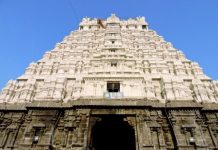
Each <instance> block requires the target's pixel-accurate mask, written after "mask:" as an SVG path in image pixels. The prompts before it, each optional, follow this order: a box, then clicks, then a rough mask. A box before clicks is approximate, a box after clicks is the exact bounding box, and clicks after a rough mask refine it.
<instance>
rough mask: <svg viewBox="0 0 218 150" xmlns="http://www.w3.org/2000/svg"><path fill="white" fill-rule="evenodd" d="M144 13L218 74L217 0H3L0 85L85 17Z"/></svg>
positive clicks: (214, 76)
mask: <svg viewBox="0 0 218 150" xmlns="http://www.w3.org/2000/svg"><path fill="white" fill-rule="evenodd" d="M111 13H115V14H116V15H117V16H119V17H120V18H121V19H127V18H135V17H138V16H144V17H145V18H146V21H147V22H148V23H149V28H150V29H152V30H155V31H157V33H158V34H159V35H161V36H163V37H164V39H165V40H166V41H168V42H171V43H172V44H173V46H174V47H175V48H177V49H179V50H181V51H183V52H184V53H185V55H186V57H187V58H188V59H190V60H192V61H196V62H198V63H199V64H200V66H201V67H202V68H203V70H204V73H205V74H206V75H208V76H209V77H211V78H212V79H213V80H217V79H218V0H19V1H18V0H0V89H2V88H3V87H4V86H5V84H6V83H7V82H8V80H10V79H13V80H15V79H16V78H17V77H19V76H20V75H22V74H23V73H24V71H25V68H26V67H28V65H29V64H30V63H31V62H33V61H34V62H36V61H37V60H39V59H41V58H42V56H43V54H44V53H45V52H46V51H49V50H52V49H53V48H54V46H55V44H56V43H58V42H61V41H62V39H63V38H64V36H67V35H68V34H69V33H70V32H71V31H73V30H76V29H77V28H78V24H79V22H80V21H81V19H82V18H83V17H86V16H88V17H92V18H94V17H95V18H107V17H108V16H110V14H111Z"/></svg>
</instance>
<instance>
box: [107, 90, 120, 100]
mask: <svg viewBox="0 0 218 150" xmlns="http://www.w3.org/2000/svg"><path fill="white" fill-rule="evenodd" d="M104 98H106V99H121V98H123V92H104Z"/></svg>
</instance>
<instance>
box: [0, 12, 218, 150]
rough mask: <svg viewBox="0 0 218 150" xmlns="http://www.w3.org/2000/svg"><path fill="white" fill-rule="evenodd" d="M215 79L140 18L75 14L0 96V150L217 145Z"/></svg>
mask: <svg viewBox="0 0 218 150" xmlns="http://www.w3.org/2000/svg"><path fill="white" fill-rule="evenodd" d="M217 122H218V81H213V80H211V79H210V78H209V77H208V76H206V75H205V74H204V73H203V71H202V69H201V68H200V67H199V65H198V63H196V62H192V61H190V60H189V59H187V58H186V57H185V55H184V54H183V53H182V52H181V51H179V50H177V49H176V48H174V47H173V46H172V44H171V43H169V42H166V41H165V40H164V38H163V37H162V36H159V35H158V34H157V33H156V32H155V31H153V30H151V29H149V27H148V23H147V22H146V21H145V18H144V17H137V18H134V19H131V18H130V19H128V20H122V19H120V18H118V17H117V16H116V15H115V14H112V15H111V16H110V17H108V18H107V19H105V20H104V19H96V18H94V19H91V18H87V17H86V18H83V20H82V21H81V23H80V24H79V28H78V29H77V30H75V31H73V32H71V33H70V34H69V35H68V36H66V37H64V39H63V41H62V42H60V43H57V44H56V45H55V47H54V49H52V50H50V51H48V52H46V53H45V55H44V56H43V57H42V59H41V60H39V61H37V62H33V63H31V64H30V65H29V67H27V68H26V70H25V73H24V74H23V75H22V76H20V77H18V78H17V80H16V81H9V82H8V83H7V85H6V86H5V88H4V89H3V90H2V92H1V94H0V149H2V150H9V149H10V150H29V149H33V150H48V149H52V150H124V149H125V150H153V149H154V150H157V149H159V150H170V149H179V150H187V149H200V150H209V149H218V124H217Z"/></svg>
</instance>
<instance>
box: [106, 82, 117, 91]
mask: <svg viewBox="0 0 218 150" xmlns="http://www.w3.org/2000/svg"><path fill="white" fill-rule="evenodd" d="M107 91H108V92H120V83H119V82H108V83H107Z"/></svg>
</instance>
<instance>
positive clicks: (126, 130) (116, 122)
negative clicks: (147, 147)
mask: <svg viewBox="0 0 218 150" xmlns="http://www.w3.org/2000/svg"><path fill="white" fill-rule="evenodd" d="M123 118H124V117H123V116H117V115H107V116H103V117H101V121H99V122H96V124H95V125H94V127H93V128H92V136H91V137H92V140H91V145H92V146H91V147H92V148H91V149H92V150H135V149H136V148H135V147H136V145H135V133H134V129H133V128H132V126H130V125H129V124H128V122H126V121H123Z"/></svg>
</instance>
